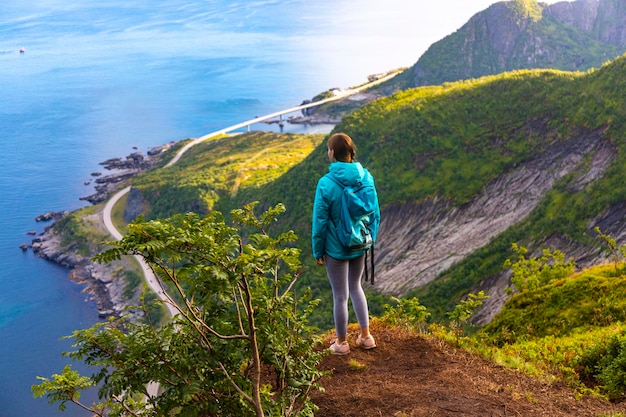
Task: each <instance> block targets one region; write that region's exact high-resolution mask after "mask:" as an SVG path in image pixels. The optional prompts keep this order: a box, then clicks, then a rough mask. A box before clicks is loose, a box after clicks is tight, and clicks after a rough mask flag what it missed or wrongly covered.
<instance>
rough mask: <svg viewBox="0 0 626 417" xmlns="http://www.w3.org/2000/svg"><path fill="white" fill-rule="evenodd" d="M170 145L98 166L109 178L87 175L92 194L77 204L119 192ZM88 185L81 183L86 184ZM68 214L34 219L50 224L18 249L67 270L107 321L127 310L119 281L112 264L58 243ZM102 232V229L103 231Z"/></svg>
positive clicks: (95, 220)
mask: <svg viewBox="0 0 626 417" xmlns="http://www.w3.org/2000/svg"><path fill="white" fill-rule="evenodd" d="M173 144H174V142H170V143H168V144H166V145H163V146H159V147H156V148H152V149H150V150H149V151H148V152H147V154H146V155H145V156H144V155H143V154H142V153H140V152H133V153H131V154H130V155H128V156H127V157H126V158H113V159H108V160H106V161H103V162H101V163H100V165H102V166H103V167H104V168H105V169H106V170H108V171H112V173H111V174H109V175H103V174H102V173H100V172H94V173H92V174H91V175H92V176H93V177H96V178H97V179H96V180H95V184H96V185H95V187H94V189H95V193H93V194H91V195H89V196H86V197H81V198H80V200H81V201H87V202H89V203H91V204H92V205H97V204H99V203H101V202H103V201H105V200H107V199H108V198H109V196H110V195H112V194H113V193H115V192H116V191H118V190H119V189H121V188H122V187H123V186H124V185H125V181H126V180H128V179H130V178H132V177H133V176H136V175H138V174H140V173H141V172H144V171H146V170H148V169H150V168H152V167H153V166H154V164H155V163H156V162H157V161H158V159H159V156H160V155H161V154H162V153H163V152H164V151H165V150H167V149H169V148H171V147H172V145H173ZM90 183H91V182H90V181H87V182H85V185H89V184H90ZM68 214H69V212H67V211H62V212H52V211H51V212H47V213H43V214H41V215H39V216H37V217H36V218H35V221H37V222H49V221H51V222H53V223H52V224H51V225H48V226H46V227H45V228H44V231H43V232H42V233H40V234H39V235H37V236H35V237H34V238H33V239H32V240H31V242H30V244H28V243H24V244H22V245H21V246H20V248H21V249H22V250H28V249H32V251H33V253H35V254H37V256H39V257H40V258H42V259H45V260H47V261H50V262H54V263H55V264H58V265H60V266H62V267H64V268H67V269H68V270H69V275H68V278H69V279H70V280H71V281H73V282H75V283H77V284H80V285H83V286H84V289H83V291H84V292H85V293H88V294H89V295H90V296H91V299H92V300H93V301H94V302H95V303H96V306H97V309H98V316H99V317H100V318H107V317H111V316H119V315H120V314H121V313H122V311H123V310H124V309H125V308H126V307H127V303H128V301H129V300H126V299H125V297H124V286H125V283H124V281H123V280H119V279H115V278H116V273H115V271H114V270H113V269H114V268H115V267H116V266H115V265H101V264H98V263H95V262H93V261H91V259H90V258H91V256H93V255H95V253H93V254H91V255H90V256H87V257H86V256H83V255H81V254H80V253H79V252H78V250H77V245H76V244H70V245H64V244H62V236H61V235H60V234H59V233H58V232H57V231H56V230H55V228H54V225H55V223H56V222H57V221H59V220H60V219H62V218H63V217H65V216H67V215H68ZM90 220H91V221H92V222H93V223H96V224H98V223H101V213H100V212H98V213H96V214H94V215H93V218H92V219H90ZM103 231H104V228H103ZM27 234H28V235H34V234H36V232H27Z"/></svg>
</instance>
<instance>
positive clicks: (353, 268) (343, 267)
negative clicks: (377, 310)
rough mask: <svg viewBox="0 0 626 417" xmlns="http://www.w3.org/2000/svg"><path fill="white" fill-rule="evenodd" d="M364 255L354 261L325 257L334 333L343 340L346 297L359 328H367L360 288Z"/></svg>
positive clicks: (363, 295) (365, 310) (346, 322)
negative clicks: (331, 296) (350, 303)
mask: <svg viewBox="0 0 626 417" xmlns="http://www.w3.org/2000/svg"><path fill="white" fill-rule="evenodd" d="M364 260H365V255H363V256H359V257H358V258H355V259H349V260H340V259H335V258H332V257H330V256H328V255H326V259H325V261H326V272H327V273H328V280H329V281H330V286H331V288H332V289H333V316H334V318H335V332H336V333H337V337H338V338H342V339H344V338H345V337H346V334H347V332H348V295H349V296H350V300H352V308H354V314H355V315H356V319H357V320H358V322H359V327H361V328H364V327H369V315H368V310H367V299H366V298H365V293H364V292H363V288H362V287H361V276H362V275H363V268H364V267H365V262H364Z"/></svg>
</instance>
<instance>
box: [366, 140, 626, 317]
mask: <svg viewBox="0 0 626 417" xmlns="http://www.w3.org/2000/svg"><path fill="white" fill-rule="evenodd" d="M615 155H616V149H615V147H614V145H612V144H611V143H610V142H609V141H608V140H606V138H604V137H603V134H602V132H601V131H584V130H581V131H580V132H579V133H578V135H577V136H576V137H575V138H573V140H572V141H571V142H569V143H568V144H567V145H563V144H562V143H556V144H554V145H552V146H551V147H550V148H549V149H548V150H547V151H546V152H544V153H542V154H540V155H539V156H537V157H536V158H534V159H532V160H529V161H527V162H525V163H523V164H520V165H519V166H518V167H516V169H515V170H513V171H512V172H509V173H507V174H505V175H503V176H501V177H499V178H497V179H496V180H494V181H492V182H491V183H490V184H489V185H488V186H487V187H486V188H485V190H484V191H483V192H482V193H481V195H479V196H477V197H476V198H475V199H474V200H473V201H472V202H470V203H468V204H466V205H464V206H462V207H458V208H455V207H453V206H452V204H450V202H448V201H445V200H438V199H437V198H432V199H429V200H427V201H425V202H422V203H419V204H416V203H405V204H396V205H391V206H389V207H386V208H385V209H384V211H383V213H382V216H381V218H382V221H381V225H380V233H379V236H380V239H379V241H378V242H377V249H378V250H377V252H376V259H377V275H378V277H379V278H378V279H377V284H376V287H377V289H379V290H380V291H382V292H385V293H390V294H395V295H404V294H406V293H407V292H408V291H410V290H412V289H415V288H417V287H419V286H422V285H424V284H427V283H429V282H430V281H432V280H434V279H435V278H437V276H438V275H439V274H440V273H441V272H443V271H445V270H447V269H448V268H450V267H451V266H452V265H454V264H455V263H458V262H459V261H461V260H463V259H464V258H465V257H467V256H468V255H470V254H471V253H472V252H474V251H476V250H478V249H480V248H482V247H484V246H485V245H487V244H488V243H489V242H490V241H491V240H492V239H493V238H494V237H496V236H497V235H499V234H500V233H502V232H504V231H505V230H507V229H508V228H509V227H511V226H513V225H515V224H516V223H518V222H520V221H522V220H523V219H524V218H525V217H526V216H528V215H529V214H530V213H531V212H532V211H533V210H534V209H535V208H536V207H537V205H538V204H539V203H540V202H541V200H542V199H543V198H544V197H545V195H546V193H547V192H548V191H550V190H551V189H552V188H553V186H554V184H555V182H556V181H558V180H559V179H561V178H563V177H564V176H566V175H571V174H574V175H575V180H572V181H571V182H570V185H569V186H570V187H571V189H572V192H576V190H577V189H582V188H583V187H584V186H585V185H587V184H589V183H591V182H593V181H595V180H597V179H598V178H600V177H601V176H602V175H603V174H604V172H605V171H606V169H607V168H608V166H609V165H610V164H611V162H612V161H613V159H614V158H615ZM586 156H591V158H590V162H588V163H586V164H582V163H581V161H583V159H584V158H585V157H586ZM623 211H624V207H616V208H614V209H612V210H611V212H610V213H609V212H607V213H605V214H603V215H602V216H601V218H599V219H597V221H596V222H594V224H590V225H589V228H590V229H593V228H594V227H595V226H596V225H602V228H603V229H602V230H607V231H610V233H612V236H615V237H617V238H619V237H620V236H626V234H625V233H626V230H625V229H626V227H625V226H623V225H622V224H621V222H620V221H617V220H616V219H621V218H620V217H619V216H620V214H621V213H623ZM550 239H551V241H550V242H549V244H550V247H552V248H555V249H560V250H562V251H563V252H564V253H567V254H568V255H571V256H574V257H575V258H576V259H575V261H576V263H577V265H579V266H581V267H584V266H588V265H591V264H593V263H595V262H597V261H598V257H597V255H596V254H595V252H596V251H597V249H596V248H585V247H579V246H578V244H575V245H574V244H571V243H570V242H568V241H567V239H564V238H561V237H559V236H553V237H551V238H550ZM508 285H509V281H508V277H507V276H506V275H505V273H504V272H503V273H502V274H500V275H498V276H496V277H491V278H490V279H489V280H487V281H485V282H483V284H482V288H481V289H483V290H485V291H486V292H487V293H488V294H489V295H490V297H491V298H490V299H489V300H487V302H486V303H485V306H486V307H485V308H484V309H483V310H482V311H481V314H480V316H479V317H478V318H477V321H478V322H482V323H486V322H488V321H490V320H491V319H492V318H493V316H494V315H495V314H496V313H497V312H498V311H499V310H500V308H501V307H502V305H503V303H504V301H506V299H507V296H506V293H505V289H506V287H507V286H508Z"/></svg>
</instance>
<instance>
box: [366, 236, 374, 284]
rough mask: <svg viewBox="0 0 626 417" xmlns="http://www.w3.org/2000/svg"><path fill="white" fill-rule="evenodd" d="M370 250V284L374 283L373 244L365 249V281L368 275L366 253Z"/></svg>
mask: <svg viewBox="0 0 626 417" xmlns="http://www.w3.org/2000/svg"><path fill="white" fill-rule="evenodd" d="M370 252H371V256H370V262H371V265H372V279H371V281H370V284H371V285H374V245H372V247H371V248H369V249H368V250H367V251H365V282H367V281H368V280H369V279H370V277H369V273H368V271H367V254H368V253H370Z"/></svg>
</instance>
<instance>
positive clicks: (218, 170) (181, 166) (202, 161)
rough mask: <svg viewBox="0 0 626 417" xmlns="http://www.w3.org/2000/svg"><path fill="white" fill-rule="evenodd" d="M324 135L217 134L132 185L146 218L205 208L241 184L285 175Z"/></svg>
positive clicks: (204, 210) (249, 185) (253, 186)
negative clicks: (143, 203) (145, 206)
mask: <svg viewBox="0 0 626 417" xmlns="http://www.w3.org/2000/svg"><path fill="white" fill-rule="evenodd" d="M322 138H323V136H322V135H306V136H303V135H292V134H284V135H282V134H276V133H267V132H254V133H250V134H245V135H236V136H231V137H222V138H218V139H215V140H211V141H207V142H203V143H201V144H198V145H196V146H194V147H193V148H191V149H190V150H189V151H188V152H187V153H186V154H185V157H184V158H183V159H182V160H181V161H179V162H178V163H177V164H175V165H174V166H172V167H169V168H164V169H158V170H152V171H149V172H147V173H146V174H145V175H142V176H140V177H139V178H137V179H135V180H134V181H133V186H134V187H135V188H137V189H138V190H140V191H141V192H142V194H143V197H144V198H145V199H146V200H147V202H148V206H149V211H148V212H147V213H145V216H146V218H149V219H155V218H163V217H168V216H171V215H173V214H176V213H185V212H188V211H193V212H196V213H202V214H205V213H208V212H209V211H211V210H213V209H215V208H216V204H218V203H219V202H220V200H221V199H235V198H236V197H237V194H238V193H240V192H241V191H242V190H246V189H252V190H256V189H258V188H259V187H261V186H263V185H264V184H267V183H269V182H272V181H274V180H276V179H277V178H279V177H280V176H282V175H284V174H285V173H286V172H287V171H288V170H289V168H291V167H292V166H294V165H296V164H297V163H299V162H300V161H302V159H304V158H305V157H306V156H307V155H308V154H310V153H311V152H312V151H313V149H315V147H316V146H318V145H319V144H320V142H321V141H322ZM252 192H254V191H252ZM252 200H253V199H251V200H248V201H252Z"/></svg>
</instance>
